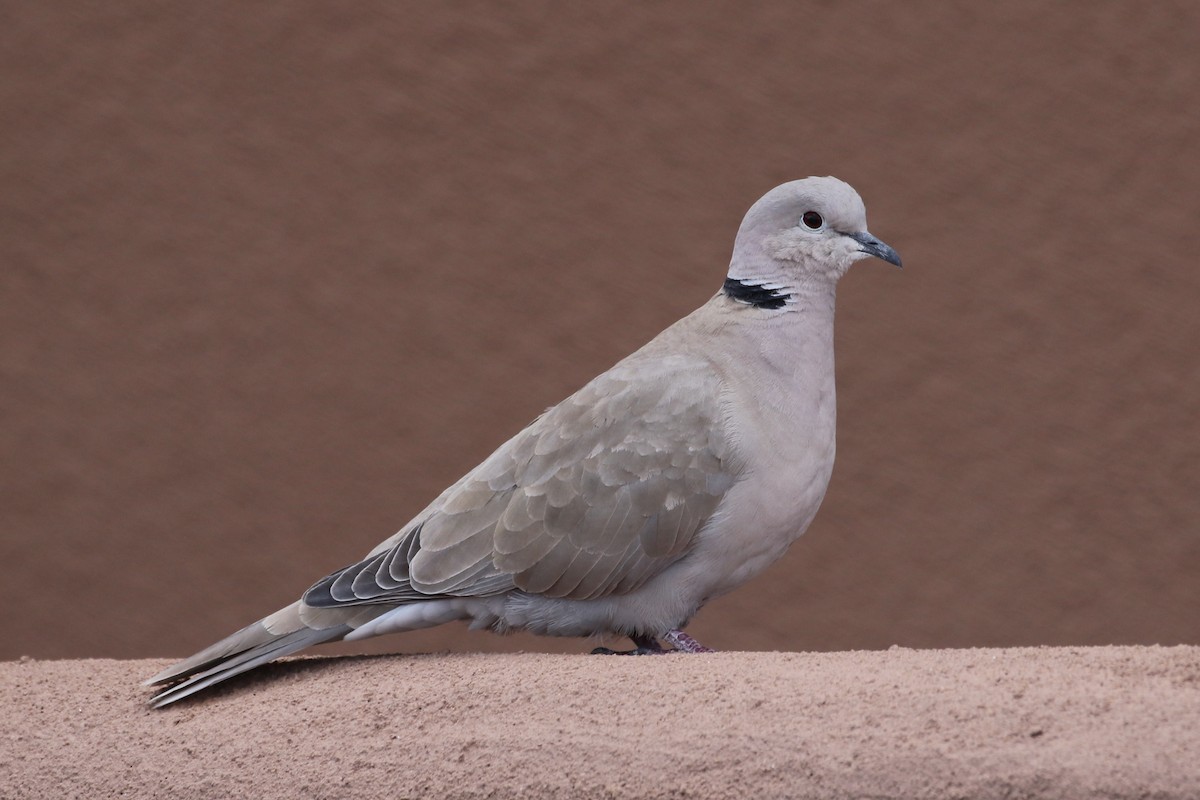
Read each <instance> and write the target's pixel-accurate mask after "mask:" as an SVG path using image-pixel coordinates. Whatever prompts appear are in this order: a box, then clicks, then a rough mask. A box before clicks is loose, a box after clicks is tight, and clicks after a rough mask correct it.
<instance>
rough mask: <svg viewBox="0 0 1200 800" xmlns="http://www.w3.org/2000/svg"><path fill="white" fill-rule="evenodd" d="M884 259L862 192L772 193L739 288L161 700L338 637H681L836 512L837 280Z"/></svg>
mask: <svg viewBox="0 0 1200 800" xmlns="http://www.w3.org/2000/svg"><path fill="white" fill-rule="evenodd" d="M818 221H819V224H817V223H818ZM867 256H876V257H879V258H882V259H884V260H886V261H890V262H891V263H894V264H896V265H897V266H898V265H899V264H900V259H899V257H898V256H897V255H896V253H895V251H893V250H892V249H891V248H890V247H888V246H887V245H885V244H883V242H881V241H879V240H878V239H876V238H875V237H873V236H871V235H870V234H869V233H867V229H866V213H865V210H864V208H863V205H862V201H861V200H860V199H859V197H858V195H857V193H855V191H854V190H853V189H852V188H851V187H850V186H848V185H847V184H845V183H843V182H841V181H839V180H837V179H835V178H807V179H805V180H801V181H794V182H792V183H787V184H784V185H782V186H779V187H776V188H775V189H773V190H771V191H770V192H768V193H767V194H766V195H765V196H764V197H763V198H762V199H760V200H759V201H758V202H757V203H755V204H754V206H753V207H751V209H750V210H749V212H747V214H746V217H745V220H744V221H743V222H742V226H741V228H740V230H739V232H738V235H737V239H736V240H735V243H734V252H733V258H732V260H731V263H730V267H729V276H728V279H727V280H726V284H725V289H724V290H723V291H722V292H720V293H718V294H717V295H716V296H714V297H713V298H712V299H711V300H710V301H709V302H708V303H706V304H705V305H703V306H702V307H701V308H699V309H698V310H697V311H695V312H693V313H692V314H690V315H688V316H687V317H685V318H683V319H682V320H680V321H679V322H677V323H675V324H674V325H672V326H671V327H669V328H667V329H666V330H665V331H663V332H662V333H661V334H659V336H657V337H656V338H655V339H654V340H652V341H651V342H650V343H648V344H647V345H646V346H644V347H643V348H641V349H640V350H638V351H637V352H635V353H633V354H632V355H630V356H629V357H628V358H626V359H624V360H623V361H621V362H620V363H618V364H617V365H616V366H614V367H613V368H612V369H610V370H608V371H607V372H605V373H603V374H602V375H600V376H599V377H597V378H595V379H594V380H592V381H591V382H590V383H588V384H587V385H586V386H584V387H583V388H582V389H580V390H579V391H578V392H576V393H575V394H574V395H572V396H571V397H568V398H567V399H566V400H564V401H563V402H562V403H560V404H559V405H557V406H555V407H553V408H551V409H549V410H548V411H546V412H545V413H544V414H542V415H541V416H540V417H538V418H537V419H536V420H535V421H534V422H533V423H532V424H531V425H529V427H527V428H525V429H524V430H523V431H521V432H520V433H518V434H517V435H516V436H514V437H513V438H512V439H510V440H509V441H508V442H506V443H505V444H503V445H502V446H501V447H500V448H499V449H498V450H497V451H496V452H495V453H493V454H492V455H491V456H490V457H489V458H488V459H487V460H485V461H484V462H483V463H482V464H480V465H479V466H478V467H476V468H475V469H474V470H472V471H471V472H469V473H468V474H467V475H466V476H464V477H463V478H462V479H461V480H459V481H458V482H457V483H456V484H454V485H453V486H451V487H450V488H449V489H447V490H446V491H445V492H443V493H442V494H441V496H439V497H438V498H437V499H436V500H434V501H433V503H431V504H430V505H429V507H428V508H426V509H425V510H424V511H422V512H421V513H420V514H418V515H417V516H416V517H415V518H414V519H413V520H412V521H411V522H410V523H409V524H407V525H405V526H404V527H403V528H402V529H401V530H400V531H399V532H398V533H397V534H396V535H395V536H392V537H391V538H389V539H387V540H386V541H384V542H382V543H381V544H380V545H379V546H378V547H376V548H375V549H374V550H372V551H371V552H370V553H369V554H368V555H367V556H366V558H365V559H363V560H362V561H360V562H358V563H356V564H353V565H351V566H349V567H346V568H345V569H342V570H339V571H338V572H335V573H333V574H332V575H330V576H328V577H326V578H324V579H322V580H321V581H319V582H317V583H316V584H315V585H314V586H312V587H311V588H310V589H309V590H308V591H307V592H306V593H305V594H304V595H303V597H302V598H301V599H300V600H298V601H297V602H295V603H293V604H292V605H290V606H288V607H287V608H284V609H282V610H280V611H278V612H276V613H275V614H272V615H271V616H269V617H266V618H264V619H262V620H260V621H259V622H256V623H254V624H252V625H250V626H249V627H247V628H244V629H243V630H241V631H239V632H237V633H235V634H233V635H232V636H230V637H228V638H227V639H225V640H223V641H221V642H218V643H217V644H215V645H213V646H212V647H210V648H208V649H206V650H203V651H201V652H200V653H197V654H196V655H194V656H192V657H191V658H189V659H187V660H185V661H183V662H181V663H180V664H177V665H175V666H173V667H171V668H169V669H167V670H165V671H164V672H162V673H160V674H159V675H156V676H155V677H153V678H151V679H150V680H149V681H147V683H151V684H158V683H168V682H172V681H179V682H178V683H176V684H175V685H173V686H170V687H168V688H166V689H165V690H163V691H162V692H161V693H159V694H158V695H157V696H155V698H154V699H153V701H152V702H153V703H154V704H155V705H157V706H161V705H166V704H167V703H171V702H174V701H175V700H178V699H180V698H183V697H186V696H188V695H190V694H193V693H194V692H197V691H199V690H201V689H204V688H206V687H207V686H210V685H212V684H214V683H218V682H220V681H222V680H225V679H226V678H229V677H231V676H233V675H236V674H238V673H240V672H244V671H246V670H248V669H252V668H253V667H255V666H258V665H259V664H262V663H265V662H267V661H270V660H273V659H275V658H278V657H280V656H283V655H286V654H288V653H292V652H296V651H297V650H300V649H303V648H305V647H308V646H309V645H312V644H316V643H319V642H323V641H331V640H336V639H342V638H346V639H357V638H365V637H367V636H375V635H379V634H382V633H391V632H396V631H403V630H413V629H416V628H420V627H425V626H429V625H437V624H441V623H443V622H448V621H451V620H455V619H467V620H470V621H471V625H472V627H475V628H488V629H492V630H495V631H498V632H504V631H507V630H513V629H523V630H529V631H532V632H534V633H541V634H550V635H565V636H587V635H592V634H601V633H616V634H624V635H629V636H632V637H634V638H635V641H638V642H639V645H640V644H641V643H642V642H644V641H649V642H653V641H654V640H653V637H656V636H662V635H665V634H668V633H669V632H674V634H679V632H678V629H679V628H682V627H683V626H684V625H685V624H686V623H687V621H688V620H689V619H690V618H691V616H692V615H693V614H694V613H695V612H696V611H697V610H698V609H699V608H700V607H701V606H702V605H703V604H704V603H705V602H707V601H708V600H709V599H711V598H713V597H715V596H718V595H720V594H723V593H725V592H727V591H729V590H731V589H733V588H735V587H737V586H739V585H741V584H742V583H744V582H745V581H746V580H748V579H749V578H751V577H753V576H754V575H755V574H757V573H758V572H760V571H761V570H762V569H763V568H765V567H766V566H767V565H769V564H770V563H771V562H773V561H774V560H776V559H777V558H778V557H779V556H781V555H782V554H783V552H784V551H785V550H786V549H787V547H788V545H789V544H791V542H792V541H794V540H795V539H796V537H797V536H799V535H800V534H801V533H803V532H804V530H805V528H807V527H808V524H809V522H811V520H812V518H813V516H814V515H815V514H816V511H817V507H818V505H819V504H820V502H821V498H822V497H823V496H824V493H825V488H826V485H827V484H828V481H829V476H830V473H831V471H832V468H833V458H834V421H835V402H834V376H833V305H834V295H835V286H836V284H837V281H838V279H839V278H840V277H841V276H842V275H843V274H845V272H846V270H847V269H848V268H849V267H850V265H851V264H852V263H853V262H854V261H857V260H859V259H861V258H865V257H867ZM671 641H676V642H678V641H688V642H692V643H693V644H694V640H690V639H689V638H688V637H686V635H684V634H679V635H673V637H672V638H671Z"/></svg>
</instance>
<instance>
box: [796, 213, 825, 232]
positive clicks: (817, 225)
mask: <svg viewBox="0 0 1200 800" xmlns="http://www.w3.org/2000/svg"><path fill="white" fill-rule="evenodd" d="M800 221H801V222H803V223H804V227H806V228H808V229H809V230H813V231H816V230H820V229H821V226H822V225H824V224H825V220H824V219H823V218H822V217H821V215H820V214H818V213H817V212H815V211H805V212H804V216H803V217H801V218H800Z"/></svg>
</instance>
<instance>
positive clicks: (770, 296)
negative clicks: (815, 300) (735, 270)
mask: <svg viewBox="0 0 1200 800" xmlns="http://www.w3.org/2000/svg"><path fill="white" fill-rule="evenodd" d="M721 291H722V292H724V293H725V295H726V296H727V297H728V298H729V299H730V300H735V301H737V302H739V303H745V304H746V305H749V306H754V307H755V308H766V309H776V308H783V307H784V306H785V305H787V301H788V300H791V299H792V296H791V294H789V293H788V291H787V288H786V287H782V286H775V287H772V286H771V285H770V284H769V283H766V282H765V281H764V282H761V283H755V282H754V281H752V280H745V279H742V278H726V279H725V285H724V286H723V287H722V288H721Z"/></svg>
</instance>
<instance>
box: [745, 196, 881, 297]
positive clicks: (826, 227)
mask: <svg viewBox="0 0 1200 800" xmlns="http://www.w3.org/2000/svg"><path fill="white" fill-rule="evenodd" d="M868 256H874V257H875V258H880V259H882V260H884V261H887V262H888V263H890V264H895V265H896V266H897V267H899V266H901V264H900V256H899V255H898V254H897V253H896V251H895V250H893V249H892V248H891V247H889V246H888V245H887V244H885V243H884V242H882V241H880V240H879V239H877V238H875V236H873V235H872V234H871V233H870V232H869V231H868V230H867V212H866V208H865V207H864V206H863V201H862V198H861V197H859V196H858V192H856V191H854V189H853V187H851V186H850V184H848V183H845V182H844V181H840V180H838V179H837V178H805V179H803V180H799V181H792V182H790V183H785V184H783V185H781V186H776V187H775V188H774V189H772V190H771V191H769V192H767V193H766V194H765V195H763V196H762V198H760V199H759V201H758V202H756V203H755V204H754V205H753V206H751V207H750V210H749V211H747V212H746V217H745V219H743V220H742V226H741V228H740V229H739V230H738V235H737V239H736V240H735V243H734V253H733V261H732V263H731V264H730V267H729V278H730V280H736V281H741V282H743V283H749V284H751V285H753V284H757V285H764V284H766V283H769V284H772V285H777V286H778V287H779V288H780V289H784V288H786V289H787V290H789V291H796V290H800V289H801V288H804V287H808V288H812V289H816V288H818V287H819V286H821V285H829V284H833V283H836V282H837V280H838V279H839V278H841V277H842V275H844V274H846V271H847V270H848V269H849V268H850V265H851V264H853V263H854V262H855V261H859V260H861V259H864V258H867V257H868Z"/></svg>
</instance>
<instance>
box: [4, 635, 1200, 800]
mask: <svg viewBox="0 0 1200 800" xmlns="http://www.w3.org/2000/svg"><path fill="white" fill-rule="evenodd" d="M165 664H166V661H159V660H153V661H34V660H23V661H20V662H5V663H2V664H0V700H2V702H3V708H4V714H3V717H2V719H0V796H3V797H22V798H34V797H71V796H80V797H107V796H116V795H121V796H131V797H139V796H154V797H172V798H199V797H212V798H217V797H220V798H227V797H236V796H241V797H250V796H259V797H322V798H324V797H353V798H356V800H366V799H367V798H376V797H378V798H389V800H398V798H405V797H451V798H459V797H461V798H476V797H490V798H508V797H523V798H528V797H534V798H536V797H555V798H566V797H572V798H574V797H621V798H626V797H629V798H642V797H705V798H708V797H729V798H744V797H821V798H840V797H874V798H883V797H888V798H890V797H897V798H899V797H903V798H926V797H928V798H946V797H970V798H993V797H994V798H1001V797H1003V798H1020V797H1047V796H1052V797H1057V798H1073V797H1079V798H1084V797H1087V798H1093V797H1104V798H1123V797H1130V798H1132V797H1139V798H1145V797H1163V798H1174V797H1178V798H1195V797H1200V755H1198V754H1200V647H1169V648H1163V647H1149V648H1144V647H1107V648H1079V649H1056V648H1040V649H1018V650H942V651H915V650H903V649H892V650H888V651H884V652H856V653H718V654H714V655H711V656H709V655H703V656H680V655H671V656H661V657H642V658H612V657H599V656H597V657H588V656H563V655H541V654H516V655H421V656H381V657H343V658H303V659H293V660H290V661H286V662H284V663H281V664H277V665H271V666H268V667H266V668H263V669H260V670H258V671H256V672H254V673H251V674H250V675H248V676H246V677H245V678H244V679H241V680H235V681H232V682H230V684H229V685H227V686H226V687H223V688H222V689H219V690H218V691H215V692H213V693H211V694H209V695H207V696H202V697H201V698H200V699H198V700H195V701H191V702H184V703H181V704H179V705H177V706H171V707H169V708H167V709H165V710H163V711H151V710H150V709H148V708H147V707H146V706H145V705H144V703H145V700H146V699H147V698H148V697H149V696H150V692H149V691H148V690H146V689H144V688H142V687H140V686H139V685H138V681H139V680H140V679H142V678H144V677H146V676H148V675H150V674H152V673H154V672H155V671H157V670H158V669H160V668H161V667H163V666H165Z"/></svg>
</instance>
